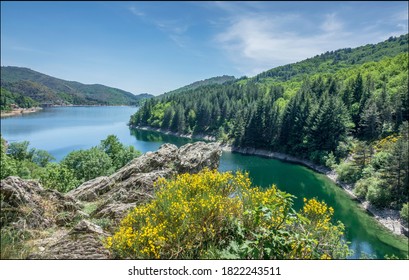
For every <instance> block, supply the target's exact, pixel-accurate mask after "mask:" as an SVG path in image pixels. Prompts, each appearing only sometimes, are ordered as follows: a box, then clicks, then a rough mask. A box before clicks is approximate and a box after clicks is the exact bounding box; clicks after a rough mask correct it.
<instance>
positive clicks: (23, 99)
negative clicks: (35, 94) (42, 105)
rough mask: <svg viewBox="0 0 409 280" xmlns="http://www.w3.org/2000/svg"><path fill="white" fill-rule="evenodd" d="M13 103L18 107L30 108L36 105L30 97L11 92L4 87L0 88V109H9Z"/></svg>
mask: <svg viewBox="0 0 409 280" xmlns="http://www.w3.org/2000/svg"><path fill="white" fill-rule="evenodd" d="M13 104H14V105H16V106H18V107H19V108H31V107H35V106H38V102H36V101H34V100H33V99H31V98H30V97H27V96H24V95H21V94H17V93H11V92H10V91H8V90H6V89H4V88H0V110H1V111H10V110H11V109H12V105H13Z"/></svg>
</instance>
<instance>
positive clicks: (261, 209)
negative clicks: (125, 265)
mask: <svg viewBox="0 0 409 280" xmlns="http://www.w3.org/2000/svg"><path fill="white" fill-rule="evenodd" d="M155 186H156V190H157V192H156V194H155V198H154V199H153V200H152V201H151V202H149V203H147V204H144V205H140V206H137V207H136V208H135V209H134V210H132V211H131V212H130V213H129V214H128V215H127V216H126V217H125V218H124V219H123V220H122V221H121V224H120V228H119V230H118V231H117V232H116V233H115V234H114V235H113V236H112V237H109V238H107V239H106V241H105V243H106V246H107V248H109V249H110V250H111V251H112V253H113V255H114V256H115V257H117V258H131V259H153V258H155V259H159V258H161V259H199V258H213V259H214V258H246V259H283V258H284V259H318V258H344V257H346V255H347V254H348V252H349V251H348V247H347V246H346V245H345V243H344V242H343V241H342V234H343V226H342V225H341V224H339V225H337V226H335V225H333V224H331V223H330V219H331V216H332V213H333V210H332V208H330V207H327V206H326V205H325V204H324V203H320V202H318V201H316V200H314V199H312V200H308V201H307V200H305V206H304V209H303V210H302V211H301V212H300V213H296V212H295V211H294V210H293V209H292V208H291V205H292V197H291V195H289V194H286V193H284V192H281V191H279V190H277V189H276V188H275V187H274V186H272V187H271V188H269V189H267V190H264V191H263V190H261V189H258V188H253V187H251V182H250V179H249V178H248V175H247V174H243V173H240V172H237V173H235V174H232V173H231V172H226V173H219V172H217V171H208V170H205V171H202V172H200V173H199V174H195V175H190V174H184V175H179V176H177V177H176V179H174V180H172V181H166V180H164V179H159V180H158V181H157V183H156V184H155Z"/></svg>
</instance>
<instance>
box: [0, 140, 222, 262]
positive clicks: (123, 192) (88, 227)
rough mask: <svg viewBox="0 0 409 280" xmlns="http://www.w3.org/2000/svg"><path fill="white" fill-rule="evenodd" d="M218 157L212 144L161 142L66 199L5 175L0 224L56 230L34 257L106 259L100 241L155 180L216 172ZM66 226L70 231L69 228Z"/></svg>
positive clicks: (148, 193) (147, 196)
mask: <svg viewBox="0 0 409 280" xmlns="http://www.w3.org/2000/svg"><path fill="white" fill-rule="evenodd" d="M221 153H222V152H221V149H220V148H219V146H218V144H216V143H204V142H196V143H192V144H187V145H184V146H183V147H181V148H179V149H178V148H177V147H176V146H175V145H172V144H164V145H162V146H161V147H160V148H159V150H158V151H156V152H148V153H146V154H144V155H142V156H141V157H138V158H136V159H134V160H132V161H131V162H130V163H129V164H127V165H126V166H124V167H123V168H121V169H120V170H119V171H117V172H116V173H114V174H112V175H111V176H109V177H99V178H95V179H93V180H91V181H88V182H85V183H83V184H82V185H81V186H79V187H78V188H77V189H75V190H73V191H71V192H69V193H67V194H66V195H63V194H61V193H59V192H57V191H51V190H45V189H43V188H42V187H41V185H40V184H39V183H38V182H36V181H31V180H23V179H20V178H17V177H9V178H7V179H5V180H2V181H1V195H2V197H3V199H2V216H1V224H2V226H3V225H10V224H15V225H16V228H21V227H29V228H33V229H44V228H55V229H54V231H53V232H54V234H51V236H48V237H47V238H43V239H40V240H34V241H33V244H35V245H34V246H36V247H37V248H35V249H34V252H33V253H32V254H31V255H30V256H29V258H32V259H107V258H110V255H109V252H108V251H107V250H106V249H105V248H104V246H103V242H102V240H103V238H105V237H106V236H108V235H109V234H112V232H109V231H110V230H111V231H112V230H114V229H115V226H116V225H117V224H118V223H119V221H120V220H121V219H122V218H123V217H124V216H125V215H126V214H127V212H128V211H129V210H130V209H132V208H134V207H135V206H136V205H138V204H141V203H145V202H147V201H149V200H150V199H152V198H153V196H154V188H153V185H154V182H155V181H156V180H158V179H159V178H161V177H163V178H171V177H172V176H174V175H176V174H181V173H197V172H199V171H200V170H202V169H203V168H206V167H207V168H209V169H215V168H218V166H219V162H220V156H221ZM86 204H93V205H95V210H94V211H91V213H89V214H85V213H83V212H82V211H81V207H80V205H86ZM3 208H6V209H7V210H6V211H5V212H4V215H3ZM84 218H86V219H88V220H85V219H84ZM80 220H81V222H79V223H78V221H80ZM92 221H94V223H93V222H92ZM96 221H109V225H110V226H109V227H107V228H104V229H102V228H101V227H100V226H98V225H96V224H95V222H96ZM75 222H77V224H76V225H75ZM67 226H74V227H73V228H72V229H71V230H67ZM63 227H64V229H63Z"/></svg>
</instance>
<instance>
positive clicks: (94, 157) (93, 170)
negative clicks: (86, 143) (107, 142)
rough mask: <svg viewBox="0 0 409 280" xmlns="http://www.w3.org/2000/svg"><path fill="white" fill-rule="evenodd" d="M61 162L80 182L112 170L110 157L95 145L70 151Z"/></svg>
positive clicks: (106, 174) (110, 172) (105, 174)
mask: <svg viewBox="0 0 409 280" xmlns="http://www.w3.org/2000/svg"><path fill="white" fill-rule="evenodd" d="M61 164H62V165H64V166H66V167H67V168H68V169H70V170H72V171H73V173H74V176H75V178H76V179H77V180H79V181H82V182H84V181H88V180H91V179H93V178H96V177H99V176H108V175H110V174H112V173H113V172H114V169H113V165H112V160H111V158H110V157H109V156H108V155H107V154H106V153H104V151H102V150H101V149H98V148H97V147H93V148H91V149H89V150H79V151H74V152H71V153H69V154H68V155H67V156H66V157H65V158H64V159H63V160H62V161H61Z"/></svg>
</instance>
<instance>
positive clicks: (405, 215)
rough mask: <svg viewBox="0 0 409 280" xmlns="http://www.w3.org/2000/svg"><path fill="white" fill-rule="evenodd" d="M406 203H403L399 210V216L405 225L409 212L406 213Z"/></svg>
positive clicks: (407, 221) (408, 223)
mask: <svg viewBox="0 0 409 280" xmlns="http://www.w3.org/2000/svg"><path fill="white" fill-rule="evenodd" d="M408 212H409V211H408V203H405V204H403V206H402V209H401V210H400V218H401V220H402V221H403V224H404V225H405V226H408V225H409V215H408V214H409V213H408Z"/></svg>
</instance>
